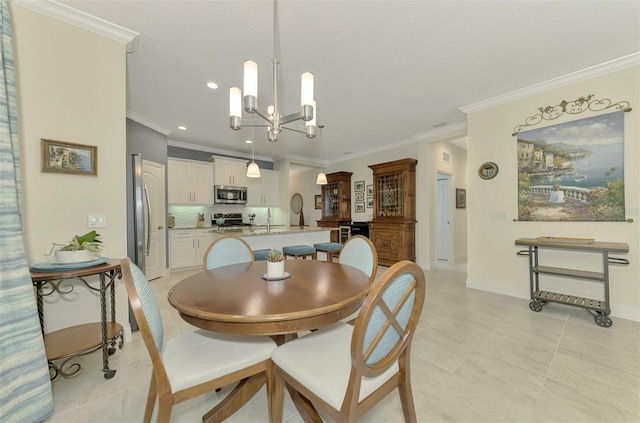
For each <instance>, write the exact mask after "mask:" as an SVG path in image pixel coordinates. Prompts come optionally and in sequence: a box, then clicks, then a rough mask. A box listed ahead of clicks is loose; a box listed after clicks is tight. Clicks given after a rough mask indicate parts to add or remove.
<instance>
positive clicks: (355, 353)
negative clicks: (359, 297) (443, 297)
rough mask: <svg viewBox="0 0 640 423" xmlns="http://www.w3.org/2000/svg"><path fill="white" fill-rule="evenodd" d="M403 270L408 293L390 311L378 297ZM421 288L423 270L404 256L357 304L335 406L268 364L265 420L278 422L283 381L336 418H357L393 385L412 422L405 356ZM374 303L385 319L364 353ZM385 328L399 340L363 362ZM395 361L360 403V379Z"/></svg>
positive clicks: (422, 295)
mask: <svg viewBox="0 0 640 423" xmlns="http://www.w3.org/2000/svg"><path fill="white" fill-rule="evenodd" d="M404 273H411V274H412V277H413V280H412V282H411V284H410V286H409V288H408V289H407V291H406V292H405V293H404V295H403V297H402V300H401V301H400V302H399V303H398V306H397V307H395V308H394V309H393V310H392V309H390V308H389V307H388V306H387V305H386V303H385V302H384V300H383V299H382V294H383V293H384V292H385V290H386V288H387V286H388V285H389V284H390V283H392V282H393V281H395V279H396V278H397V277H398V276H400V275H402V274H404ZM425 289H426V288H425V277H424V272H423V270H422V269H421V268H420V266H418V265H417V264H415V263H413V262H410V261H408V260H403V261H401V262H398V263H396V264H394V265H393V266H392V267H391V268H389V270H387V271H386V272H385V273H384V274H383V275H382V276H381V278H380V280H379V281H378V282H377V283H376V284H375V285H374V286H373V288H372V290H371V292H370V293H369V295H368V296H367V299H366V300H365V303H364V305H363V306H362V311H361V313H360V315H359V316H358V318H357V319H356V322H355V325H354V328H353V334H352V338H351V373H350V375H349V382H348V384H347V391H346V393H345V396H344V400H343V402H342V405H341V407H340V409H339V410H337V409H335V408H334V407H332V406H331V405H329V404H328V403H327V402H325V401H324V400H322V399H321V398H320V397H319V396H317V395H316V394H315V393H314V392H312V391H310V390H309V389H308V388H307V387H305V386H304V385H302V384H301V383H300V382H298V381H297V380H296V379H294V378H293V377H292V376H291V375H289V374H288V373H286V372H285V371H284V370H282V369H281V368H280V367H278V366H277V365H276V364H275V363H273V362H272V363H271V365H272V366H273V368H274V369H273V370H272V371H273V373H274V374H275V377H274V378H273V379H271V380H269V382H268V383H273V386H272V387H271V388H270V389H269V392H270V395H273V398H272V399H270V403H272V404H273V407H272V408H271V412H272V413H273V414H272V415H271V416H270V421H273V422H281V421H282V405H283V388H284V384H285V383H286V384H287V385H288V387H289V388H292V389H293V390H295V391H297V392H298V393H299V394H300V395H301V396H302V397H304V398H306V399H308V401H309V402H310V403H311V404H313V406H315V407H316V408H318V409H321V410H322V411H324V412H325V413H326V414H327V415H329V417H331V418H332V419H333V420H335V421H338V422H353V421H357V420H358V418H360V417H361V416H362V415H364V414H365V413H366V412H367V411H369V410H370V409H371V408H373V407H374V406H375V405H376V404H377V403H378V402H379V401H380V400H381V399H382V398H384V397H385V396H387V395H388V394H389V393H391V392H392V391H393V390H394V389H396V388H398V391H399V394H400V402H401V404H402V411H403V414H404V420H405V422H416V421H417V417H416V411H415V405H414V401H413V394H412V391H411V378H410V365H409V361H410V360H409V358H410V353H411V341H412V339H413V334H414V332H415V328H416V326H417V324H418V319H419V318H420V313H421V312H422V307H423V303H424V298H425ZM411 292H413V293H414V295H415V296H414V303H413V308H412V310H411V314H410V317H409V320H408V323H407V326H406V328H405V329H404V330H402V328H401V327H400V325H399V324H398V322H397V320H396V315H397V313H398V311H399V308H400V306H401V305H402V304H403V303H404V302H405V301H406V300H407V298H409V296H410V293H411ZM376 306H379V307H380V309H381V310H382V311H383V313H384V314H385V315H386V317H387V318H388V319H389V320H388V321H387V322H386V324H385V325H383V326H382V328H381V329H380V331H379V332H378V333H377V335H376V336H375V337H374V340H373V341H372V342H371V345H370V346H369V348H368V349H367V351H363V346H364V338H365V333H366V329H367V325H368V323H369V320H370V318H371V315H372V313H373V311H374V309H375V307H376ZM389 327H392V328H393V329H394V330H396V331H397V332H398V334H399V336H400V339H399V340H398V342H396V344H395V345H394V346H393V348H392V349H391V350H390V351H389V352H388V353H387V354H386V355H385V356H384V357H383V358H382V359H380V360H379V361H377V362H376V363H374V364H373V365H369V364H367V363H366V361H367V359H368V357H369V356H370V354H371V352H372V351H373V349H374V348H375V346H376V345H377V343H378V342H379V341H380V340H381V338H382V334H383V333H384V331H385V330H386V329H387V328H389ZM310 336H311V335H310ZM303 339H304V338H303ZM396 361H397V362H398V368H399V370H398V372H397V373H396V374H395V375H394V376H393V377H391V378H390V379H389V380H388V381H387V382H385V383H384V384H383V385H382V386H380V387H379V388H378V389H377V390H376V391H375V392H373V393H372V394H371V395H369V396H368V397H367V398H365V399H364V400H362V401H359V395H360V384H361V380H362V377H363V376H366V377H376V376H378V375H380V374H382V373H383V372H384V371H386V370H387V369H389V367H390V366H392V365H393V364H394V363H395V362H396Z"/></svg>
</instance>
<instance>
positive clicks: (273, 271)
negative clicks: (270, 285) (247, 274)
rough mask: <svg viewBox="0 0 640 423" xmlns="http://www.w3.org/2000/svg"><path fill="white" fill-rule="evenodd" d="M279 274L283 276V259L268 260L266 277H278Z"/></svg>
mask: <svg viewBox="0 0 640 423" xmlns="http://www.w3.org/2000/svg"><path fill="white" fill-rule="evenodd" d="M281 276H284V261H268V262H267V277H268V278H279V277H281Z"/></svg>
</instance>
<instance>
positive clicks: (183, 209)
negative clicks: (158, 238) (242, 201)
mask: <svg viewBox="0 0 640 423" xmlns="http://www.w3.org/2000/svg"><path fill="white" fill-rule="evenodd" d="M168 213H171V214H172V215H173V216H174V217H175V221H176V225H175V226H174V228H195V227H196V226H197V225H198V214H199V213H204V224H205V227H208V226H211V215H212V213H242V221H243V222H244V223H250V222H249V214H251V213H255V215H256V217H255V219H254V223H255V224H256V225H266V224H267V208H266V207H244V206H237V205H236V206H233V205H224V206H180V205H171V204H170V205H169V208H168ZM283 216H284V215H283V213H282V211H281V210H280V209H279V208H277V207H271V223H272V224H274V225H276V224H284V217H283Z"/></svg>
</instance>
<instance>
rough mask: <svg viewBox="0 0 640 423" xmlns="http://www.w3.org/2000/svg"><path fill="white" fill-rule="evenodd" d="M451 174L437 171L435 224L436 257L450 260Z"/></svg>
mask: <svg viewBox="0 0 640 423" xmlns="http://www.w3.org/2000/svg"><path fill="white" fill-rule="evenodd" d="M450 182H451V176H450V175H447V174H445V173H440V172H438V178H437V193H436V226H437V233H438V236H437V238H436V244H437V245H436V252H437V259H438V260H444V261H450V255H451V246H450V235H451V201H450V195H449V192H450Z"/></svg>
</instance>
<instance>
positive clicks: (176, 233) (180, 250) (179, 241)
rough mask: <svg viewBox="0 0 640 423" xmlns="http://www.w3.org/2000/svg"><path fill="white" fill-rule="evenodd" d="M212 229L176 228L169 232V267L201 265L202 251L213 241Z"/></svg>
mask: <svg viewBox="0 0 640 423" xmlns="http://www.w3.org/2000/svg"><path fill="white" fill-rule="evenodd" d="M213 235H214V231H213V230H212V229H183V230H181V229H177V230H172V231H171V234H170V237H169V238H170V240H169V241H170V247H169V267H170V268H171V269H178V268H181V267H193V266H201V265H202V260H203V258H204V253H205V251H207V248H208V247H209V245H210V244H211V243H212V242H213V238H214V236H213Z"/></svg>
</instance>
